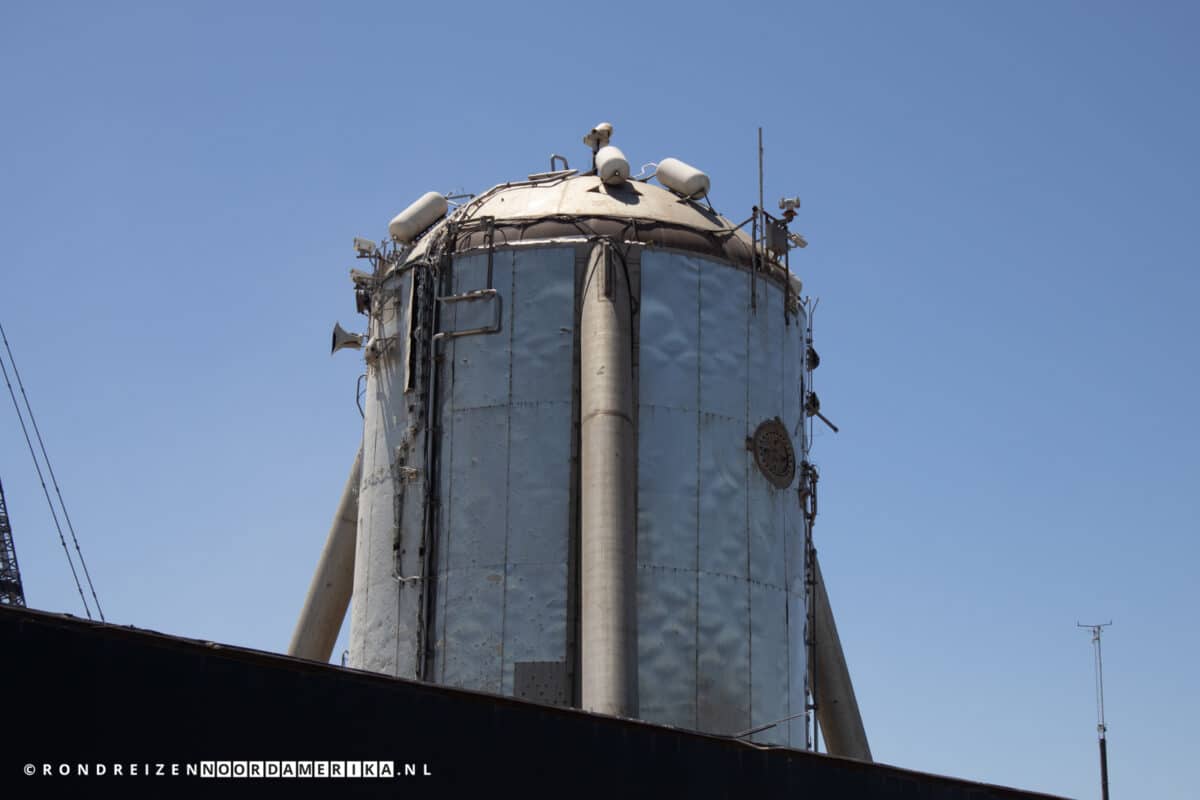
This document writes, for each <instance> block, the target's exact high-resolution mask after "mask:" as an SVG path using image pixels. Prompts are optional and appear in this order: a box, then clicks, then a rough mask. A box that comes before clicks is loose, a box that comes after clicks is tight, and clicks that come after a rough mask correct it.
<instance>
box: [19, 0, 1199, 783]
mask: <svg viewBox="0 0 1200 800" xmlns="http://www.w3.org/2000/svg"><path fill="white" fill-rule="evenodd" d="M166 5H167V4H145V5H140V6H139V5H131V4H126V3H75V4H63V3H37V4H19V5H18V4H11V3H10V4H7V5H6V6H5V7H4V10H3V11H0V69H2V70H3V73H4V74H5V76H6V79H5V80H4V82H3V84H2V85H0V111H2V114H3V120H4V122H3V125H0V153H2V155H0V275H2V279H0V321H2V322H3V324H4V326H5V328H6V330H7V331H8V335H9V338H10V340H11V342H12V344H13V346H14V348H15V349H16V354H17V358H18V363H19V366H20V367H21V369H22V372H23V375H24V378H25V381H26V384H27V389H28V390H29V392H30V395H31V397H32V399H33V402H34V407H35V411H36V412H37V413H38V416H39V421H40V423H41V425H42V428H43V432H44V434H45V435H46V440H47V444H48V445H49V448H50V453H51V456H52V458H53V459H54V463H55V467H56V469H57V471H58V475H59V478H60V482H61V484H62V486H63V489H64V492H65V494H66V497H67V501H68V506H69V508H70V510H71V513H72V517H73V518H74V521H75V523H76V528H77V530H78V532H79V535H80V540H81V543H82V545H83V548H84V552H85V554H86V555H87V556H88V558H89V564H90V566H91V569H92V574H93V576H94V578H95V580H96V584H97V588H98V590H99V593H100V598H101V601H102V603H103V605H104V608H105V610H106V612H107V614H108V617H109V619H110V620H112V621H114V622H117V623H121V624H130V625H136V626H139V627H146V628H152V629H156V630H160V631H164V632H168V633H173V634H179V635H184V636H190V637H198V638H206V639H212V640H217V641H222V642H229V643H235V644H240V645H248V646H251V647H256V648H261V649H265V650H276V651H278V650H283V649H284V648H285V647H286V644H287V639H288V636H289V634H290V631H291V627H292V624H293V622H294V620H295V617H296V613H297V611H298V609H299V606H300V603H301V600H302V598H303V595H304V591H305V589H306V587H307V583H308V580H309V578H310V576H311V570H312V567H313V565H314V563H315V561H316V557H317V554H318V552H319V549H320V546H321V543H322V541H323V538H324V535H325V532H326V530H327V527H328V524H329V521H330V517H331V515H332V513H333V510H334V506H335V504H336V501H337V498H338V495H339V493H340V491H341V487H342V484H343V481H344V480H345V476H346V472H347V470H348V469H349V466H350V462H351V459H352V457H353V455H354V451H355V449H356V446H357V440H358V437H359V434H360V420H359V417H358V412H357V410H356V409H355V406H354V384H355V377H356V375H357V374H358V371H359V368H360V366H361V365H360V363H359V362H358V361H357V360H356V359H355V358H354V356H352V355H345V354H342V355H343V356H344V357H339V358H334V359H331V358H330V357H329V355H328V346H329V344H328V342H329V330H330V327H331V326H332V324H333V322H334V321H335V320H341V321H342V322H343V324H346V325H347V326H351V325H352V323H353V324H354V325H356V326H359V327H361V326H360V325H359V323H358V322H357V318H356V316H355V314H354V305H353V297H352V292H351V286H350V283H349V281H348V280H347V277H346V271H347V268H348V267H350V266H351V265H352V258H351V247H350V244H351V238H352V237H353V236H355V235H366V236H372V237H376V238H378V237H380V236H381V235H382V234H383V232H384V229H385V225H386V223H387V220H388V219H389V218H390V217H391V216H392V215H393V214H394V213H395V212H396V211H398V210H399V209H400V208H402V207H403V206H405V205H406V204H407V203H408V202H410V201H411V200H412V199H413V198H415V197H417V196H418V195H419V194H421V193H423V192H425V191H428V190H431V189H432V190H438V191H450V190H465V191H479V190H482V189H484V188H486V187H488V186H490V185H492V184H494V183H498V182H501V181H503V180H508V179H513V178H519V177H522V176H524V175H525V174H526V173H528V172H533V171H538V170H541V169H543V168H547V167H548V165H549V161H548V156H549V154H550V153H552V152H558V153H564V154H567V155H568V156H569V157H570V158H571V159H572V161H573V162H582V161H583V160H584V159H585V156H586V151H585V149H584V148H583V145H582V144H581V143H580V141H579V139H580V137H581V136H582V135H583V133H584V132H586V131H587V130H588V129H589V128H590V127H591V126H592V125H593V124H595V123H597V122H600V121H601V120H608V121H611V122H612V123H613V124H614V125H615V127H616V134H615V139H614V141H615V143H617V144H619V145H620V146H621V147H622V148H623V149H624V150H625V152H626V153H627V154H628V155H629V158H630V160H631V162H634V164H635V166H636V165H637V164H640V163H642V162H646V161H652V160H654V161H657V160H659V159H661V158H664V157H666V156H668V155H670V156H676V157H680V158H683V159H685V160H687V161H689V162H692V163H694V164H696V165H698V166H700V167H701V168H703V169H705V170H707V171H708V172H709V173H710V174H711V175H712V179H713V187H714V188H713V199H714V203H715V204H716V205H717V207H718V209H719V210H721V211H722V212H724V213H726V214H727V215H728V216H730V217H734V218H738V219H741V218H744V217H746V216H748V214H749V208H750V206H751V205H752V204H753V203H754V201H755V199H756V188H755V152H754V140H755V129H756V127H757V126H759V125H762V126H763V127H764V128H765V130H766V141H767V182H766V183H767V189H766V191H767V196H768V197H769V198H777V197H779V196H780V195H782V194H784V193H787V194H793V193H797V194H800V195H801V196H802V197H803V198H804V207H803V209H802V212H801V215H800V217H799V219H798V223H797V226H796V227H797V228H798V229H799V230H801V231H802V232H804V234H805V235H806V236H807V237H808V238H809V240H810V242H811V246H810V247H809V248H808V250H807V251H805V252H803V253H802V254H799V256H798V257H797V258H795V259H794V260H793V264H794V265H796V268H797V270H798V271H799V272H800V274H801V275H802V277H803V278H804V281H805V286H806V289H807V291H808V292H809V293H810V294H812V295H814V296H819V297H820V298H821V304H820V308H819V311H818V313H817V317H816V336H817V346H818V349H819V350H820V352H821V356H822V365H821V368H820V370H819V371H818V373H817V380H818V387H817V388H818V390H819V392H820V394H821V398H822V405H823V410H824V411H825V412H826V413H827V414H828V415H829V416H830V417H831V418H832V419H833V420H834V421H836V422H837V423H838V424H839V425H841V426H842V433H841V434H839V435H836V436H835V435H833V434H829V433H823V434H821V435H820V438H819V439H818V440H817V442H816V449H815V451H814V457H815V459H816V461H817V462H818V464H819V466H820V468H821V475H822V483H821V490H822V494H821V507H820V511H821V516H820V518H819V520H818V526H817V537H818V546H819V548H820V551H821V554H822V561H823V565H824V570H825V574H826V576H827V579H828V582H829V585H830V591H831V594H832V599H833V603H834V606H835V610H836V612H837V615H838V622H839V626H840V628H841V633H842V640H843V643H844V645H845V648H846V654H847V657H848V659H849V662H850V665H851V670H852V673H853V676H854V679H855V682H856V685H857V689H858V696H859V701H860V704H861V706H862V709H863V714H864V717H865V720H866V723H867V728H868V733H869V735H870V739H871V744H872V747H873V750H874V752H875V754H876V756H877V758H878V759H879V760H882V761H886V762H889V763H894V764H899V765H902V766H906V767H912V768H916V769H921V770H927V771H932V772H939V773H947V774H953V775H958V776H963V777H967V778H972V779H978V780H986V781H992V782H998V783H1004V784H1009V785H1015V786H1020V787H1024V788H1031V789H1040V790H1044V791H1049V792H1056V793H1061V794H1066V795H1070V796H1077V797H1094V796H1098V789H1097V777H1096V772H1097V769H1096V753H1095V747H1096V745H1095V731H1094V717H1093V705H1092V697H1093V694H1092V668H1091V652H1090V649H1089V644H1088V638H1087V635H1086V634H1085V633H1083V632H1080V631H1077V630H1076V629H1075V627H1074V625H1075V622H1076V620H1080V619H1082V620H1084V621H1093V620H1108V619H1109V618H1112V619H1113V620H1114V622H1115V624H1114V625H1113V627H1112V628H1111V629H1109V632H1108V634H1107V636H1106V639H1105V646H1106V649H1105V655H1106V678H1107V686H1106V688H1107V699H1108V716H1109V726H1110V739H1109V741H1110V747H1111V770H1110V771H1111V776H1112V790H1113V796H1114V797H1155V798H1164V799H1165V798H1184V797H1194V796H1195V794H1194V792H1195V775H1194V767H1193V762H1194V759H1195V752H1194V745H1195V741H1196V735H1195V721H1196V720H1197V719H1198V718H1200V701H1198V699H1197V694H1198V692H1197V685H1196V679H1197V675H1196V666H1195V665H1196V664H1197V663H1198V662H1200V646H1198V645H1197V642H1196V637H1195V628H1196V623H1195V620H1196V616H1197V612H1198V611H1200V603H1198V602H1197V600H1198V596H1200V592H1198V590H1197V580H1196V570H1197V562H1198V561H1200V542H1198V537H1197V534H1198V532H1200V531H1198V530H1197V506H1198V501H1197V485H1198V484H1200V457H1198V456H1197V444H1198V443H1200V435H1198V434H1200V423H1198V422H1197V416H1196V410H1197V407H1198V406H1200V403H1198V402H1197V393H1198V391H1197V390H1198V376H1197V364H1198V352H1197V351H1198V348H1197V341H1198V338H1197V335H1196V333H1195V331H1194V330H1193V328H1194V323H1195V318H1196V314H1195V311H1194V307H1195V304H1196V300H1197V295H1198V294H1200V270H1198V267H1200V263H1198V261H1200V259H1198V257H1197V255H1196V245H1195V242H1194V232H1195V227H1196V223H1197V219H1198V211H1200V193H1198V192H1200V190H1198V189H1197V187H1198V186H1200V159H1198V152H1200V149H1198V148H1200V146H1198V144H1197V143H1198V142H1200V102H1198V101H1200V96H1198V95H1200V50H1198V49H1197V48H1196V46H1195V36H1196V31H1197V30H1198V29H1200V11H1198V10H1197V6H1195V5H1194V4H1187V3H1139V4H1134V3H1117V2H1065V0H1054V1H1052V2H1032V1H1022V2H1016V1H1014V2H1006V3H983V2H925V3H892V2H882V1H881V2H874V3H836V4H834V3H823V4H814V3H779V4H770V3H768V4H752V5H749V6H745V7H742V8H737V7H735V6H733V5H729V4H701V3H686V4H685V3H679V4H675V5H674V6H673V7H671V6H668V5H667V4H652V3H630V4H624V3H617V2H613V3H606V4H576V5H570V4H564V3H554V4H542V5H534V4H521V5H513V4H479V5H472V4H470V3H458V4H450V5H447V4H407V3H406V4H398V3H382V2H381V3H376V4H366V3H346V2H340V3H328V4H324V5H313V4H307V3H295V2H289V3H280V4H276V5H269V4H253V7H254V10H248V9H247V6H249V5H251V4H244V3H236V4H234V3H229V4H216V3H214V4H201V3H187V4H174V6H175V7H174V8H167V7H165V6H166ZM160 6H162V7H160ZM7 402H8V401H7V397H4V403H5V404H7ZM818 430H820V429H818ZM0 478H2V479H3V481H4V486H5V489H6V491H7V494H8V500H9V506H10V512H11V514H12V519H13V523H14V527H15V531H16V542H17V548H18V554H19V557H20V563H21V567H22V571H23V574H24V579H25V586H26V590H27V593H28V598H29V601H30V604H31V605H33V606H34V607H37V608H43V609H48V610H52V611H64V612H68V613H73V614H81V613H82V609H81V606H80V603H79V600H78V597H77V596H76V594H75V589H74V586H73V584H72V583H71V579H70V574H69V572H68V570H67V567H66V562H65V559H64V558H63V555H62V552H61V549H60V547H59V544H58V541H57V537H56V534H55V533H54V531H53V528H52V526H51V523H50V519H49V513H48V511H47V510H46V507H45V503H44V501H43V499H42V498H41V496H40V489H39V487H38V486H37V484H36V482H35V480H34V478H33V471H32V468H31V466H30V463H29V458H28V454H27V453H26V452H25V450H24V442H23V440H22V439H21V438H20V431H19V428H18V427H17V424H16V419H15V416H14V415H13V414H12V412H11V409H10V408H5V409H4V410H3V411H0ZM343 638H344V637H343Z"/></svg>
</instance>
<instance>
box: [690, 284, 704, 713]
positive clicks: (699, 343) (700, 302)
mask: <svg viewBox="0 0 1200 800" xmlns="http://www.w3.org/2000/svg"><path fill="white" fill-rule="evenodd" d="M702 266H703V265H697V269H696V525H695V529H694V532H695V536H696V591H695V592H694V593H693V595H692V597H693V601H692V602H693V603H694V605H695V614H694V618H695V620H696V631H695V634H694V638H693V644H692V648H693V650H694V651H695V666H694V667H693V673H692V674H693V676H694V679H693V686H694V688H693V692H694V695H695V698H694V699H693V701H692V709H693V714H694V717H693V720H692V727H693V728H696V729H699V727H700V564H701V561H700V492H701V485H700V469H701V458H702V453H701V448H700V442H701V440H702V437H703V435H704V432H703V424H704V423H703V419H704V415H703V414H701V413H700V400H701V396H700V392H701V383H702V380H703V378H702V376H703V374H704V369H703V367H702V365H701V363H700V362H701V360H702V359H703V358H704V274H703V269H702Z"/></svg>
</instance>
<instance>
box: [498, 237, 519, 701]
mask: <svg viewBox="0 0 1200 800" xmlns="http://www.w3.org/2000/svg"><path fill="white" fill-rule="evenodd" d="M505 255H506V256H508V257H509V259H510V260H511V261H512V266H511V268H510V269H509V278H510V281H509V290H508V296H509V301H508V412H507V429H506V431H505V437H506V438H505V445H504V446H505V465H504V497H505V498H506V501H505V503H504V563H503V565H502V566H501V568H500V574H501V576H502V578H503V583H502V584H501V585H502V586H503V589H504V590H503V591H502V592H501V593H500V693H501V694H504V642H505V641H506V640H507V633H508V588H509V587H508V579H509V565H508V544H509V535H510V533H511V528H512V499H513V498H512V490H511V486H512V425H513V419H512V407H513V366H514V364H513V358H514V356H515V353H516V351H515V349H514V342H513V332H514V331H515V330H516V329H517V264H516V259H515V258H513V254H512V253H506V254H505ZM513 694H516V667H514V668H513Z"/></svg>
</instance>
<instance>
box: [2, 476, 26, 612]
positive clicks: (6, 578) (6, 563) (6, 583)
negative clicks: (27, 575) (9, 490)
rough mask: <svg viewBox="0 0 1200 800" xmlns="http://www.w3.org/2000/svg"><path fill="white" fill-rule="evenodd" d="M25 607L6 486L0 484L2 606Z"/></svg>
mask: <svg viewBox="0 0 1200 800" xmlns="http://www.w3.org/2000/svg"><path fill="white" fill-rule="evenodd" d="M24 605H25V589H24V588H23V587H22V586H21V570H20V569H18V568H17V548H16V546H15V545H14V544H13V536H12V526H11V525H10V524H9V522H8V508H7V506H5V504H4V484H3V483H0V606H24Z"/></svg>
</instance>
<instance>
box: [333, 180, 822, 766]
mask: <svg viewBox="0 0 1200 800" xmlns="http://www.w3.org/2000/svg"><path fill="white" fill-rule="evenodd" d="M373 280H374V283H373V285H372V291H371V308H370V317H371V322H370V335H369V340H368V344H367V347H366V348H365V352H366V357H367V361H368V370H367V381H366V392H365V396H364V398H363V406H364V418H365V419H364V440H363V456H362V457H363V465H362V484H361V487H360V491H359V519H358V526H359V527H358V543H357V556H356V561H355V581H354V591H353V600H352V614H351V649H350V664H351V666H354V667H357V668H361V669H368V670H374V671H378V672H384V673H388V674H391V675H397V676H400V677H406V678H419V679H422V680H428V681H433V682H437V683H443V684H448V685H453V686H461V687H467V688H471V689H478V690H484V691H489V692H495V693H499V694H504V695H513V696H517V697H522V698H528V699H532V700H538V701H541V702H546V703H557V704H562V705H575V706H584V707H587V706H588V703H586V702H585V694H586V693H585V689H584V687H585V686H586V687H591V688H589V689H588V690H587V692H590V693H592V695H593V696H600V697H606V698H608V699H607V700H605V701H604V702H605V703H611V705H605V704H601V705H600V706H596V708H597V709H598V710H607V711H609V713H623V714H635V715H636V716H638V717H639V718H642V719H645V720H648V721H652V722H658V723H664V724H670V725H676V726H680V727H684V728H689V729H695V730H701V731H706V732H712V733H718V734H734V733H740V732H742V731H746V730H749V729H751V728H755V727H758V726H762V725H767V724H768V723H772V722H775V721H777V720H782V719H784V718H787V717H791V716H793V715H796V718H795V719H793V720H791V721H790V722H785V723H783V724H780V725H776V726H774V727H770V728H768V729H767V730H765V731H763V732H762V733H760V734H757V735H756V736H755V737H754V738H755V739H756V740H758V741H764V742H772V743H780V744H790V745H791V746H793V747H804V746H806V744H807V742H806V740H805V739H806V726H805V720H804V712H805V702H806V697H805V671H806V661H807V659H806V651H805V622H806V619H807V616H808V615H807V608H806V602H805V596H806V594H805V589H806V584H805V558H804V536H803V518H802V512H801V496H800V493H799V490H798V482H799V479H798V477H796V476H797V474H798V472H799V469H798V466H797V462H798V461H799V458H800V455H799V454H801V453H803V452H804V448H803V444H804V441H803V437H804V435H805V432H804V428H805V426H804V425H803V424H802V422H803V417H802V398H803V392H804V387H803V386H802V375H803V374H804V373H803V359H804V357H805V353H806V346H805V344H806V342H805V328H806V324H805V320H804V317H803V314H804V310H803V307H802V306H801V305H800V304H799V303H798V302H797V298H796V296H795V289H794V288H793V286H792V284H791V283H790V282H789V275H788V272H787V270H786V269H785V268H784V267H783V266H782V265H780V264H778V263H775V262H773V261H771V260H769V259H767V258H766V257H764V256H761V255H756V253H755V251H754V248H753V245H752V243H751V240H750V237H749V236H747V235H746V234H745V233H743V232H741V231H740V230H736V229H735V228H734V225H732V224H731V223H730V222H729V221H728V220H727V219H725V218H723V217H720V216H718V215H716V214H714V213H712V212H710V211H709V210H707V209H705V208H703V207H701V206H699V205H697V204H694V203H686V202H681V201H680V199H679V197H678V196H676V195H674V194H672V193H671V192H669V191H667V190H665V189H662V188H659V187H657V186H654V185H651V184H648V183H641V182H627V183H623V184H620V185H606V184H604V183H603V182H602V181H601V180H600V178H599V177H597V176H596V175H583V176H571V175H569V174H563V173H551V174H548V175H546V176H543V177H542V178H541V179H537V180H530V181H522V182H519V183H512V184H504V185H502V186H499V187H496V188H495V189H492V190H491V191H489V192H486V193H484V194H483V195H481V196H479V197H478V198H476V199H474V200H472V201H471V202H470V203H468V204H467V205H465V206H462V207H461V208H459V209H458V210H456V211H455V212H454V213H453V214H451V215H450V216H449V217H447V218H446V219H445V220H443V221H442V222H440V223H438V224H437V225H436V226H434V227H433V228H432V229H431V230H430V231H429V232H427V233H425V234H424V235H423V237H421V238H420V239H419V240H417V241H416V242H415V244H414V245H413V246H411V247H404V248H401V249H399V250H394V251H391V252H390V255H388V256H387V257H386V258H382V259H380V260H379V262H378V269H377V270H376V274H375V276H374V279H373ZM589 292H591V293H592V294H589ZM589 298H590V299H589ZM588 302H594V303H598V305H597V306H596V307H595V309H594V310H591V311H587V310H586V309H585V305H586V303H588ZM625 326H627V327H628V329H627V330H626V329H625ZM589 331H591V332H590V333H589ZM590 342H591V343H593V344H589V343H590ZM594 342H600V344H599V345H594ZM592 346H596V347H599V348H600V350H597V351H596V352H595V353H591V352H590V351H588V352H581V351H586V350H587V348H589V347H592ZM614 348H615V349H614ZM622 348H627V349H625V350H622ZM584 365H587V366H586V369H587V370H589V372H588V373H587V374H585V375H581V370H583V369H584V368H585V367H584ZM626 390H627V400H626V399H623V398H626V395H625V394H622V392H624V391H626ZM597 393H603V394H604V398H607V399H603V398H602V400H603V401H602V402H601V401H597V399H596V398H597V397H599V395H598V394H597ZM597 415H600V416H597ZM604 415H607V417H608V421H607V422H604V421H603V420H601V422H602V424H594V423H596V421H597V420H599V419H600V418H601V416H604ZM587 430H592V431H595V432H596V433H594V434H586V433H585V431H587ZM596 448H600V449H599V450H597V449H596ZM597 453H599V456H597ZM588 465H591V466H588ZM585 473H586V474H585ZM597 476H599V477H597ZM589 493H590V494H589ZM626 502H628V504H629V506H628V509H629V510H628V512H625V513H623V512H622V508H624V507H625V506H624V504H625V503H626ZM606 510H607V511H606ZM608 511H611V513H608ZM613 548H616V549H615V550H614V549H613ZM589 553H590V554H591V555H589ZM589 559H590V560H589ZM593 568H594V569H598V570H599V572H597V573H596V575H599V576H601V577H600V578H598V579H597V580H591V579H590V578H589V577H588V575H589V574H591V573H590V570H592V569H593ZM585 570H587V571H589V572H588V574H585ZM593 577H595V576H593ZM589 580H591V582H590V583H589ZM615 585H620V586H624V587H627V588H626V589H624V590H621V593H620V596H613V592H612V591H608V592H607V594H606V592H605V590H606V589H611V588H612V587H613V586H615ZM589 587H591V588H589ZM596 587H599V588H596ZM631 593H632V595H633V596H632V597H630V596H629V595H630V594H631ZM596 598H599V599H596ZM623 601H628V602H623ZM610 606H611V607H612V609H611V610H608V609H609V607H610ZM606 615H607V616H606ZM622 615H623V616H622ZM588 642H592V643H593V644H591V645H587V646H585V644H586V643H588ZM599 642H611V643H612V644H611V647H612V648H613V652H616V653H624V655H621V656H620V657H613V658H605V659H598V658H597V657H596V656H595V655H594V654H595V652H596V650H595V649H594V648H595V647H596V646H599V645H597V644H595V643H599ZM604 646H605V647H608V646H609V645H604ZM589 647H591V648H592V649H591V650H589ZM605 655H606V656H607V655H612V653H610V652H608V651H605ZM601 661H603V665H601V663H600V662H601ZM599 670H603V671H605V675H600V673H599ZM596 681H599V683H600V685H601V690H602V691H600V692H599V694H596V692H597V690H596V688H595V686H596V683H595V682H596ZM607 690H611V691H609V692H608V693H607V694H606V693H605V691H607ZM622 693H632V696H628V695H626V694H622ZM614 709H615V710H614Z"/></svg>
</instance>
